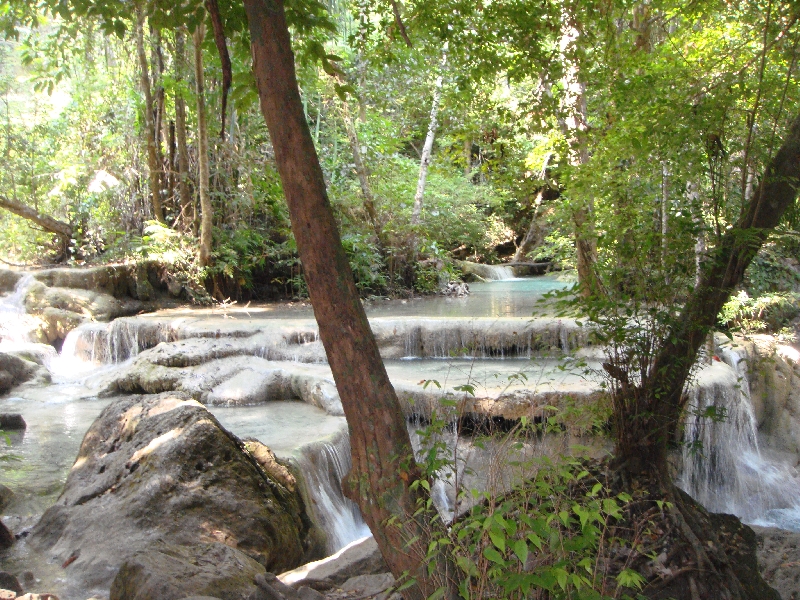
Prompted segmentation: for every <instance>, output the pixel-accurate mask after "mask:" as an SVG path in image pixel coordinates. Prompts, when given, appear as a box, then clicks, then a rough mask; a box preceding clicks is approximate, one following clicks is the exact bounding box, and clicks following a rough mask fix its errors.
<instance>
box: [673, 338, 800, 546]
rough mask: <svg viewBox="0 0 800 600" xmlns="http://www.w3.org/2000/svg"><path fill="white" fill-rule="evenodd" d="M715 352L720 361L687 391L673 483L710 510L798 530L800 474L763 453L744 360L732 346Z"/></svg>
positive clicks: (748, 520)
mask: <svg viewBox="0 0 800 600" xmlns="http://www.w3.org/2000/svg"><path fill="white" fill-rule="evenodd" d="M719 352H720V356H721V358H722V359H723V360H724V361H725V364H722V363H715V364H714V365H713V366H712V367H710V368H708V369H706V371H705V372H703V373H702V374H701V382H700V383H701V385H697V386H695V387H694V388H692V389H691V390H690V392H689V393H690V395H691V399H690V401H689V410H690V413H689V415H688V416H687V419H686V424H685V431H684V446H683V450H682V468H681V473H680V476H679V479H678V484H679V485H680V486H681V487H682V488H683V489H684V490H685V491H686V492H688V493H689V494H690V495H691V496H692V497H693V498H694V499H696V500H697V501H699V502H700V503H701V504H703V506H705V507H706V508H707V509H708V510H710V511H713V512H723V513H731V514H734V515H736V516H738V517H740V518H741V519H742V520H744V521H746V522H749V523H754V524H760V525H770V526H777V527H782V528H785V529H793V530H796V531H800V474H798V472H797V471H796V470H795V469H794V468H792V467H790V466H789V465H786V464H779V463H776V462H773V461H770V460H768V459H767V458H766V457H764V456H763V455H762V452H761V449H760V448H759V443H758V423H757V420H756V417H755V413H754V411H753V404H752V402H751V399H750V386H749V382H748V379H747V363H746V361H745V360H743V358H742V357H741V356H740V355H739V354H738V353H737V352H735V351H734V350H733V349H730V348H726V347H723V348H720V350H719ZM709 415H714V418H710V417H709Z"/></svg>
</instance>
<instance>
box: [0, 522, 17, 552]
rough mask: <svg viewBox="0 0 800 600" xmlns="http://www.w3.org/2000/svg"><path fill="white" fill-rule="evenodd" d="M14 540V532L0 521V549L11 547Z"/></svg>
mask: <svg viewBox="0 0 800 600" xmlns="http://www.w3.org/2000/svg"><path fill="white" fill-rule="evenodd" d="M15 541H16V539H15V538H14V534H13V533H11V531H10V530H9V528H8V527H6V524H5V523H3V522H2V521H0V550H5V549H7V548H11V546H13V545H14V542H15Z"/></svg>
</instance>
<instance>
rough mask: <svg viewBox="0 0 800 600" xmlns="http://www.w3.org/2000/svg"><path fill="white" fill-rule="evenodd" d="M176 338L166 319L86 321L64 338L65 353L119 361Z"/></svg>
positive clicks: (96, 361) (73, 357)
mask: <svg viewBox="0 0 800 600" xmlns="http://www.w3.org/2000/svg"><path fill="white" fill-rule="evenodd" d="M174 338H175V336H174V332H173V330H172V328H171V327H170V326H169V325H168V324H166V323H162V322H158V321H154V322H147V321H144V320H142V319H138V320H136V319H125V318H120V319H116V320H114V321H112V322H111V323H85V324H84V325H81V326H79V327H77V328H76V329H73V330H72V331H70V332H69V333H68V334H67V337H66V339H65V340H64V346H63V348H62V351H61V354H62V357H63V358H64V359H65V360H78V361H84V362H90V363H93V364H118V363H121V362H125V361H126V360H128V359H129V358H132V357H134V356H136V355H137V354H139V353H140V352H141V351H142V350H147V349H148V348H152V347H154V346H156V345H158V344H159V343H160V342H168V341H174Z"/></svg>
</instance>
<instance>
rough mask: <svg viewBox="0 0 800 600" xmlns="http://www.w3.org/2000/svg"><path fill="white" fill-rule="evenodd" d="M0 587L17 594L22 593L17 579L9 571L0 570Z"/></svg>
mask: <svg viewBox="0 0 800 600" xmlns="http://www.w3.org/2000/svg"><path fill="white" fill-rule="evenodd" d="M0 589H4V590H11V591H12V592H16V593H17V594H22V593H23V589H22V586H21V585H20V584H19V581H18V580H17V578H16V577H14V576H13V575H12V574H11V573H6V572H5V571H0Z"/></svg>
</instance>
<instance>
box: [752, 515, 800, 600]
mask: <svg viewBox="0 0 800 600" xmlns="http://www.w3.org/2000/svg"><path fill="white" fill-rule="evenodd" d="M752 529H753V531H755V535H756V543H757V553H758V570H759V571H760V572H761V575H762V576H763V577H764V581H766V582H767V583H768V584H769V585H770V586H772V587H773V588H775V589H776V590H777V591H778V593H779V594H780V597H781V598H782V599H783V600H800V532H793V531H786V530H784V529H776V528H774V527H755V526H753V527H752Z"/></svg>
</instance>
